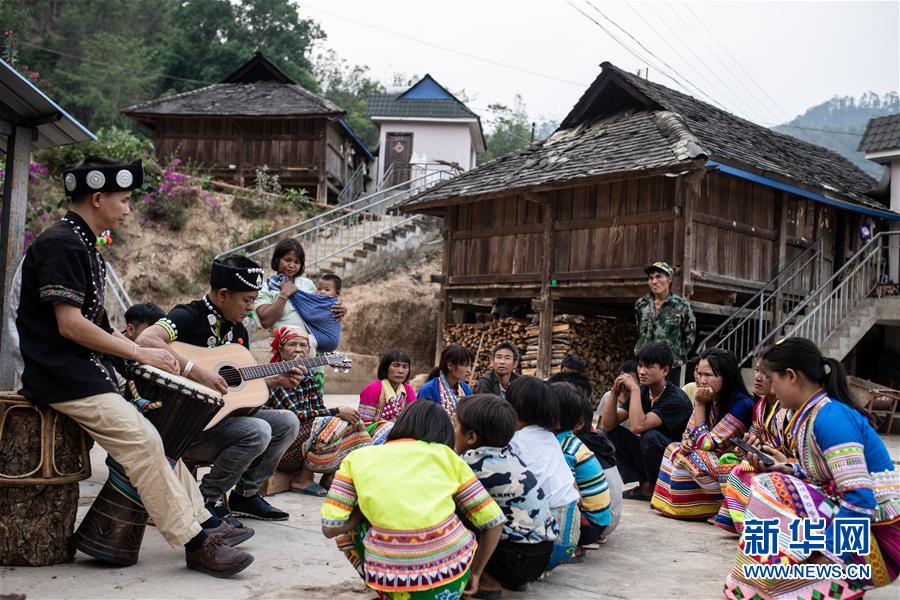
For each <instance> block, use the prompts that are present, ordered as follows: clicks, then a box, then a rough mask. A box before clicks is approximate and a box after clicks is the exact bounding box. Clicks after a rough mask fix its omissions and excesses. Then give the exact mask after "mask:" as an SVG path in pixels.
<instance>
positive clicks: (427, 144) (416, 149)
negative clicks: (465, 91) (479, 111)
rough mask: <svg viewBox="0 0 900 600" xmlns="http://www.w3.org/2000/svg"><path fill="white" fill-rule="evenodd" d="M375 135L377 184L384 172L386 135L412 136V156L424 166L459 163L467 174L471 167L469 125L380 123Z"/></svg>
mask: <svg viewBox="0 0 900 600" xmlns="http://www.w3.org/2000/svg"><path fill="white" fill-rule="evenodd" d="M379 125H380V126H381V131H380V132H379V134H378V147H379V149H380V150H379V154H380V156H379V160H378V181H379V182H380V181H381V180H382V177H383V176H384V168H385V162H386V161H385V156H386V153H387V152H389V151H390V149H389V148H388V147H387V145H386V144H385V140H386V137H387V134H388V133H412V134H413V140H412V152H413V154H415V155H416V156H417V157H419V158H421V157H422V156H423V155H424V156H425V157H426V158H427V159H428V162H430V163H433V162H435V161H437V160H445V161H447V162H456V163H459V166H460V167H462V168H463V170H465V171H468V170H469V169H471V168H472V167H473V166H474V165H473V164H472V157H473V156H474V152H473V149H474V145H473V140H472V131H471V129H470V128H469V127H470V124H469V123H465V122H463V123H446V122H428V121H381V122H380V123H379Z"/></svg>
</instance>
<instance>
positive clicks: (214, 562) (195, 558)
mask: <svg viewBox="0 0 900 600" xmlns="http://www.w3.org/2000/svg"><path fill="white" fill-rule="evenodd" d="M184 560H185V563H187V568H188V569H193V570H195V571H200V572H201V573H206V574H207V575H212V576H213V577H223V578H224V577H231V576H233V575H237V574H238V573H240V572H241V571H243V570H244V569H246V568H247V567H249V566H250V563H252V562H253V555H252V554H247V553H246V552H244V551H242V550H235V549H234V548H231V547H229V546H227V545H225V543H224V541H223V540H222V536H221V535H220V534H214V535H207V536H206V540H204V542H203V545H202V546H200V547H199V548H197V549H196V550H194V551H193V552H190V551H188V550H185V552H184Z"/></svg>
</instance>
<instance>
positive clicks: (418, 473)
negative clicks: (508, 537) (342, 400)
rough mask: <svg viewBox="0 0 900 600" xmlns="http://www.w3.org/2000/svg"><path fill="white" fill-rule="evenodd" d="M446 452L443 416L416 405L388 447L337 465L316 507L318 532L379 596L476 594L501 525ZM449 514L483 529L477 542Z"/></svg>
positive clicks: (430, 406)
mask: <svg viewBox="0 0 900 600" xmlns="http://www.w3.org/2000/svg"><path fill="white" fill-rule="evenodd" d="M452 446H453V423H452V422H451V421H450V417H449V416H447V413H446V412H444V410H443V409H442V408H441V406H440V405H439V404H437V403H435V402H416V403H414V404H411V405H409V406H408V407H407V408H406V409H405V410H404V411H403V414H401V415H400V418H398V419H397V422H396V423H395V424H394V428H393V429H392V430H391V433H390V434H389V435H388V441H387V443H385V444H384V445H381V446H369V447H367V448H360V449H359V450H356V451H355V452H353V453H352V454H350V455H349V456H348V457H347V458H345V459H344V461H343V463H341V468H340V470H339V471H338V473H337V476H336V477H335V479H334V483H333V484H332V485H331V489H330V490H329V492H328V497H327V498H326V499H325V502H324V503H323V504H322V512H321V514H322V532H323V533H324V534H325V536H326V537H328V538H334V537H338V539H337V543H338V548H340V549H341V550H343V551H344V553H345V554H346V556H347V558H348V559H349V560H350V562H351V564H353V566H354V567H356V569H357V571H358V572H359V574H360V575H361V576H362V578H363V580H364V581H365V582H366V585H368V586H369V587H370V588H372V589H373V590H376V591H377V592H379V597H397V598H399V597H402V598H408V599H411V600H414V599H417V598H447V599H451V598H452V599H457V598H460V597H461V595H462V592H463V590H464V589H465V590H466V595H467V596H470V595H472V594H474V593H476V592H477V591H478V587H479V579H480V577H481V575H482V573H483V571H484V568H485V566H486V565H487V562H488V560H489V559H490V557H491V554H493V552H494V548H495V547H496V546H497V542H498V541H499V540H500V535H501V531H502V529H503V524H504V522H505V521H506V519H505V517H504V515H503V511H501V510H500V507H499V506H498V505H497V503H496V502H495V501H494V500H493V499H492V498H491V496H490V495H489V494H488V493H487V491H486V490H485V489H484V486H483V485H481V483H480V482H479V481H478V479H477V478H476V477H475V474H474V473H472V469H471V468H469V465H467V464H466V463H465V462H464V461H463V460H462V459H461V458H460V457H459V456H457V455H456V453H455V452H454V451H453V448H452ZM457 510H459V511H460V513H461V514H463V515H464V516H465V517H466V518H467V519H468V521H469V522H470V523H471V524H472V525H474V526H475V527H476V528H478V529H480V530H481V535H480V536H479V537H480V539H479V540H478V541H477V542H476V540H475V536H474V535H473V534H472V532H471V531H469V530H468V529H467V528H466V526H465V525H463V522H462V521H461V520H460V518H459V517H458V516H457V515H456V511H457Z"/></svg>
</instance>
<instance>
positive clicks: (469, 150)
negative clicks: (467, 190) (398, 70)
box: [366, 75, 485, 186]
mask: <svg viewBox="0 0 900 600" xmlns="http://www.w3.org/2000/svg"><path fill="white" fill-rule="evenodd" d="M366 114H367V115H368V116H369V117H370V118H371V119H372V120H373V121H374V122H375V123H377V124H378V126H379V128H380V130H379V134H378V171H377V175H378V177H377V181H378V185H379V186H389V185H395V184H398V183H402V182H404V181H407V180H408V179H410V177H411V176H412V177H415V176H416V175H417V174H419V173H425V172H428V171H431V170H452V171H457V172H462V171H468V170H469V169H472V168H474V167H475V161H476V156H477V155H478V154H481V153H482V152H484V149H485V143H484V131H483V130H482V128H481V119H480V118H479V116H478V115H477V114H475V113H474V112H472V111H471V110H470V109H469V108H468V107H466V105H465V104H463V103H462V102H460V100H459V99H457V98H456V97H455V96H454V95H453V94H451V93H450V92H449V91H447V89H446V88H444V87H443V86H442V85H440V84H439V83H438V82H437V81H435V80H434V79H433V78H432V77H431V75H425V77H423V78H422V79H421V80H419V81H418V82H417V83H415V84H414V85H413V86H412V87H410V88H409V89H407V90H406V91H404V92H402V93H396V94H373V95H371V96H369V105H368V107H367V109H366ZM385 174H387V177H385Z"/></svg>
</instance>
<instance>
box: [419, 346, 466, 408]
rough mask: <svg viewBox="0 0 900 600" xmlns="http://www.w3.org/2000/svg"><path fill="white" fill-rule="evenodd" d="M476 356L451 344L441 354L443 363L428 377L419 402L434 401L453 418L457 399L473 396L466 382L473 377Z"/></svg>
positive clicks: (420, 392)
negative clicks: (473, 364)
mask: <svg viewBox="0 0 900 600" xmlns="http://www.w3.org/2000/svg"><path fill="white" fill-rule="evenodd" d="M473 362H475V356H473V355H472V351H471V350H469V349H468V348H463V347H462V346H459V345H457V344H450V345H449V346H447V347H446V348H444V351H443V352H441V362H440V364H439V365H438V366H436V367H435V368H434V370H433V371H432V372H431V374H430V375H429V376H428V381H427V382H426V383H425V385H423V386H422V387H421V388H420V389H419V392H418V393H417V394H416V397H417V398H418V399H419V400H426V399H427V400H434V401H435V402H437V403H439V404H440V405H441V406H442V407H443V408H444V410H445V411H447V414H448V415H450V416H451V417H452V416H453V414H454V413H455V412H456V402H457V399H459V398H462V397H463V396H471V395H472V389H471V388H470V387H469V384H468V383H466V381H467V380H468V379H469V376H471V375H472V363H473Z"/></svg>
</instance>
